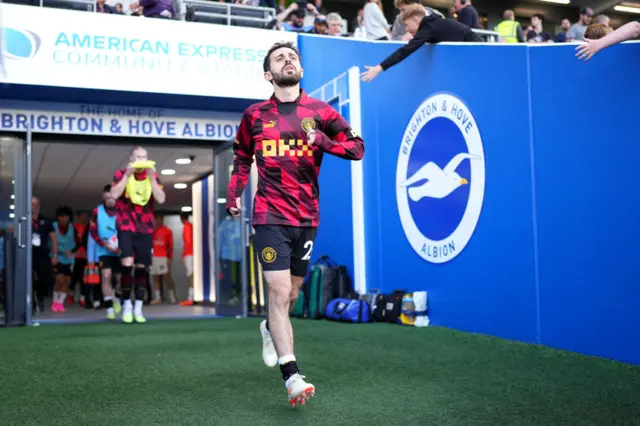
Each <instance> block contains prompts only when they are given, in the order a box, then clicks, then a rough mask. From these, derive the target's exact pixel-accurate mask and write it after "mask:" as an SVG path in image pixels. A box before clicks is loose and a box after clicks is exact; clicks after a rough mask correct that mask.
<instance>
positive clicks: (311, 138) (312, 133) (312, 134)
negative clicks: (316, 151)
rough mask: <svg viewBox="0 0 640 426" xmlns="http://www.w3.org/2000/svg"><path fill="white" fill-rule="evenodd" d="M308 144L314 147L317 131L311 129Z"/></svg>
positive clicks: (308, 134) (308, 133)
mask: <svg viewBox="0 0 640 426" xmlns="http://www.w3.org/2000/svg"><path fill="white" fill-rule="evenodd" d="M307 143H308V144H309V146H313V144H314V143H316V131H315V129H311V130H309V131H308V132H307Z"/></svg>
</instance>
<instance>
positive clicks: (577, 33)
mask: <svg viewBox="0 0 640 426" xmlns="http://www.w3.org/2000/svg"><path fill="white" fill-rule="evenodd" d="M592 17H593V10H591V8H590V7H585V8H584V9H582V10H581V11H580V20H579V21H578V22H576V23H575V24H573V25H572V26H571V28H569V31H567V40H568V41H582V40H583V39H584V32H585V31H586V30H587V26H588V25H589V24H590V23H591V19H592Z"/></svg>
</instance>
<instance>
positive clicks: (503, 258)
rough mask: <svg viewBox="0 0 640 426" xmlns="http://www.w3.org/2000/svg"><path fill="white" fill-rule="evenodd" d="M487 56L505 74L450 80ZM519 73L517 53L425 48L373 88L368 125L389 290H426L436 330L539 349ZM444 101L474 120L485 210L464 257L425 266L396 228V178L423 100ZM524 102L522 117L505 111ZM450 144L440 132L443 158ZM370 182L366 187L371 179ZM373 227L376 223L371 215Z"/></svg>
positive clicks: (521, 58) (518, 111)
mask: <svg viewBox="0 0 640 426" xmlns="http://www.w3.org/2000/svg"><path fill="white" fill-rule="evenodd" d="M486 57H491V58H492V61H495V62H496V63H500V64H501V73H500V75H498V74H496V73H495V72H494V71H493V70H492V69H482V68H478V69H476V70H474V72H473V73H468V74H466V75H462V74H460V73H457V72H452V70H455V69H456V68H459V67H460V63H461V61H462V60H463V61H464V63H481V62H482V61H483V58H486ZM425 64H427V65H425ZM522 69H526V56H525V51H524V50H520V49H504V48H496V47H494V46H491V47H488V46H473V47H471V46H469V47H467V46H448V47H447V48H438V49H435V48H433V47H431V48H428V49H422V50H421V51H420V52H418V54H417V55H415V56H414V57H412V58H411V59H410V60H409V61H408V62H407V63H406V64H402V65H401V66H400V67H398V68H397V69H393V68H392V69H391V70H389V71H388V72H385V74H388V75H387V76H385V77H387V80H388V81H384V80H382V79H380V80H379V81H374V82H373V83H372V84H371V86H374V87H375V89H376V91H377V92H378V102H377V103H376V104H377V105H376V108H377V113H374V114H370V113H368V109H366V108H367V107H368V105H365V112H364V116H365V117H371V116H373V117H377V118H378V119H377V123H376V124H373V123H372V124H371V125H372V126H375V128H376V133H377V134H378V145H379V150H380V152H379V155H378V161H379V163H380V169H379V170H380V171H379V172H378V175H379V183H378V186H377V190H376V192H377V193H378V194H379V196H380V198H381V201H380V204H381V206H382V207H383V208H381V209H378V210H377V212H376V213H377V215H378V217H377V219H373V220H374V221H375V222H377V223H378V224H379V226H380V229H379V234H380V235H381V237H382V239H381V243H380V249H381V254H380V258H381V260H382V261H383V262H384V265H386V266H387V267H385V268H383V274H382V276H381V277H380V282H381V286H382V287H383V289H384V290H385V291H391V290H393V289H394V288H400V289H406V290H409V291H411V290H427V291H428V298H429V307H430V318H431V320H432V322H433V324H435V325H444V326H447V327H453V328H456V329H461V330H468V331H474V332H481V333H488V334H492V335H496V336H502V337H508V338H515V339H519V340H523V341H529V342H532V341H534V340H535V337H536V322H535V318H536V303H535V302H536V299H535V283H534V263H533V244H532V240H533V233H532V231H531V223H532V206H531V175H530V173H529V170H530V161H529V160H530V158H529V126H528V117H527V108H526V99H527V91H526V73H523V72H521V71H520V70H522ZM399 79H400V80H401V81H403V82H410V87H411V90H402V93H401V95H400V93H399V90H398V87H397V86H395V85H394V84H392V81H391V80H395V81H396V82H397V81H398V80H399ZM394 86H395V87H394ZM438 92H450V93H452V94H454V95H455V96H456V97H458V98H459V99H461V100H462V101H463V102H464V103H466V105H467V107H468V108H469V109H470V110H471V113H472V114H473V115H474V116H475V119H476V122H477V125H478V128H479V131H480V134H481V136H482V140H483V144H484V153H485V166H486V187H485V196H484V203H483V207H482V213H481V215H480V220H479V222H478V225H477V227H476V230H475V233H474V234H473V236H472V238H471V241H470V242H469V244H468V245H467V246H466V248H465V249H464V251H463V252H462V253H461V254H460V255H458V257H456V258H454V259H453V260H451V261H450V262H448V263H443V264H433V263H428V262H426V261H425V260H423V259H422V258H421V257H419V256H418V255H417V254H416V252H415V251H414V250H413V249H412V248H411V246H410V245H409V243H408V240H407V238H406V237H405V233H404V231H403V228H402V226H401V223H400V219H399V213H398V207H397V202H396V176H395V175H396V168H397V162H398V156H399V150H400V141H401V140H402V137H403V133H404V131H405V128H406V126H407V124H408V123H409V120H410V118H411V116H412V114H413V113H414V112H415V111H416V109H417V108H418V106H419V105H420V104H421V102H422V101H423V100H424V99H425V98H427V97H428V96H430V95H432V94H435V93H438ZM497 93H500V96H496V94H497ZM392 99H395V100H396V101H395V102H392V101H390V100H392ZM519 103H521V104H522V108H511V107H509V108H505V105H517V104H519ZM368 121H369V119H368V118H367V122H368ZM500 121H503V123H500ZM443 131H444V129H443ZM450 136H451V135H450V134H449V133H440V134H439V130H435V131H434V132H433V133H432V137H433V138H434V139H435V140H434V142H433V143H434V144H442V146H443V149H444V147H445V146H446V144H448V143H449V140H448V138H449V137H450ZM414 149H415V148H414ZM448 158H452V156H451V157H448ZM422 160H423V162H424V161H427V160H429V158H426V157H425V158H423V159H422ZM446 161H448V159H447V160H446ZM444 164H446V162H445V163H440V164H439V165H440V166H444ZM461 169H464V164H463V165H461V167H460V169H458V171H459V172H460V173H462V172H461V171H460V170H461ZM365 181H366V182H367V184H368V183H369V180H368V177H365ZM461 189H462V188H461ZM452 195H453V194H452ZM444 200H446V199H444ZM444 200H435V203H432V204H431V206H432V207H433V208H439V207H438V205H439V204H440V203H441V202H442V201H444ZM448 213H450V214H454V213H455V211H450V212H448ZM415 214H416V213H414V219H416V218H415ZM374 215H375V213H374ZM434 218H435V220H436V221H437V220H439V219H438V218H437V217H434ZM442 219H447V218H446V217H443V218H442ZM366 220H367V221H371V220H372V219H371V216H370V215H369V211H367V216H366ZM416 221H417V220H416ZM443 222H446V220H443ZM435 226H443V227H444V226H445V224H444V223H443V224H439V223H436V225H435ZM369 247H370V246H368V248H369Z"/></svg>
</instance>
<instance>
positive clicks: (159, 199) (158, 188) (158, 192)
mask: <svg viewBox="0 0 640 426" xmlns="http://www.w3.org/2000/svg"><path fill="white" fill-rule="evenodd" d="M151 190H152V191H153V199H154V200H156V203H158V204H163V203H164V202H165V200H166V194H165V193H164V188H163V186H162V182H160V178H159V177H158V174H157V173H156V172H155V171H154V172H153V176H152V177H151Z"/></svg>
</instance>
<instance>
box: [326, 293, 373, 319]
mask: <svg viewBox="0 0 640 426" xmlns="http://www.w3.org/2000/svg"><path fill="white" fill-rule="evenodd" d="M326 314H327V315H326V317H327V318H328V319H330V320H334V321H342V322H351V323H365V322H369V321H371V309H370V308H369V304H368V303H367V302H365V301H364V300H354V299H343V298H338V299H333V300H332V301H331V302H329V304H328V305H327V311H326Z"/></svg>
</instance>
